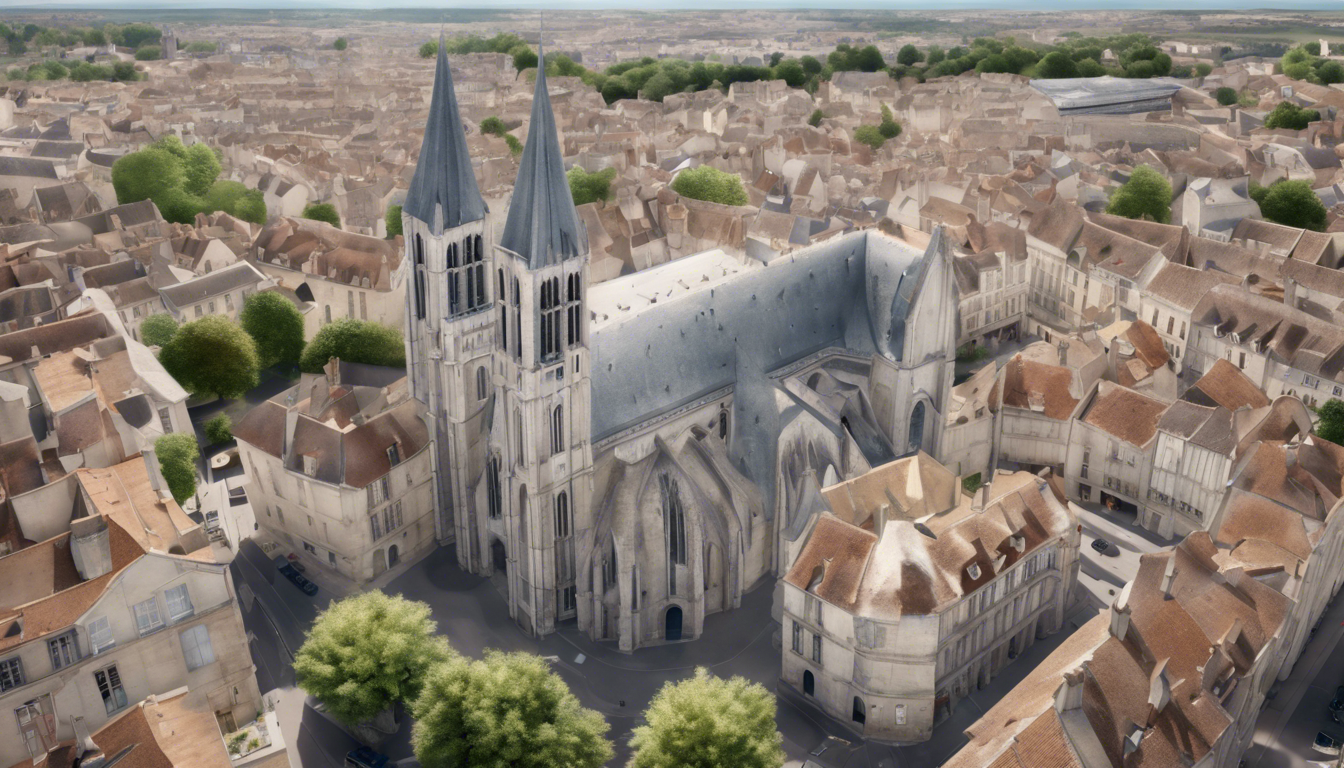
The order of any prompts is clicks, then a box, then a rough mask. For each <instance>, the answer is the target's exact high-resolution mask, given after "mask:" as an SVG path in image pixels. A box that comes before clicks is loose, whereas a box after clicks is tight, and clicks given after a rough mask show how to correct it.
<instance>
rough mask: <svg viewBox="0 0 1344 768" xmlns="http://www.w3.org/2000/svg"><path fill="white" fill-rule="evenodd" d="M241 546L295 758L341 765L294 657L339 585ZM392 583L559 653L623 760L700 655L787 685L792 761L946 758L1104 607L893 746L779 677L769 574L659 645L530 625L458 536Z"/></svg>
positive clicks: (496, 635)
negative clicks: (456, 547) (618, 643)
mask: <svg viewBox="0 0 1344 768" xmlns="http://www.w3.org/2000/svg"><path fill="white" fill-rule="evenodd" d="M239 554H240V556H239V557H238V558H237V560H236V561H235V562H234V564H233V566H232V567H233V572H234V576H235V579H236V580H237V583H238V584H240V585H246V589H245V590H244V589H243V588H242V587H241V586H240V591H243V592H244V597H245V598H247V597H248V596H249V595H254V596H255V602H254V604H253V605H251V606H249V605H248V604H247V603H248V600H247V599H245V600H244V613H243V615H244V620H245V622H246V624H247V627H248V629H249V631H250V632H251V633H252V634H253V635H254V636H255V638H256V639H255V642H254V645H253V654H254V657H255V660H256V663H257V668H258V678H259V682H260V683H261V686H262V690H263V692H265V691H270V690H272V689H278V692H277V694H276V700H277V705H276V710H277V713H278V715H279V716H280V722H281V727H282V729H283V730H284V732H285V734H286V736H287V739H288V740H289V744H290V748H289V752H290V759H291V761H293V764H294V765H296V766H298V765H304V766H308V767H309V768H313V766H338V765H339V764H340V760H341V757H342V755H343V754H344V752H345V751H346V750H348V749H350V748H351V747H352V745H353V744H354V743H355V742H354V740H353V739H351V738H350V737H349V736H348V735H346V734H345V733H344V731H342V730H341V729H340V728H338V727H337V726H335V725H333V724H332V723H331V722H330V721H328V720H327V719H326V718H325V717H323V716H322V715H320V714H319V713H316V712H314V711H312V710H311V709H310V708H305V707H304V698H305V697H304V694H303V693H302V691H300V690H298V689H297V688H295V687H294V680H293V672H292V669H291V668H290V666H289V661H290V653H291V652H292V651H293V650H297V648H298V647H299V645H300V644H301V643H302V642H303V633H304V630H305V628H306V627H307V626H308V625H309V624H310V623H311V622H312V620H313V619H314V618H315V617H316V615H317V612H318V611H319V610H320V609H321V608H323V607H325V606H326V605H327V603H328V602H329V601H330V599H331V594H330V592H329V591H327V590H325V589H324V590H323V591H321V592H319V593H318V595H317V596H316V597H315V598H309V597H307V596H305V595H303V594H302V593H301V592H299V591H298V590H297V589H295V588H293V586H292V585H290V584H289V583H288V582H286V581H285V580H284V579H282V578H279V574H278V573H277V572H276V570H275V567H274V565H273V564H272V563H271V560H270V558H269V557H267V556H266V555H265V554H263V553H262V552H261V550H260V548H258V547H257V546H256V544H254V543H253V542H251V541H247V542H244V544H243V546H242V547H241V548H240V552H239ZM313 578H314V579H320V578H321V577H320V575H313ZM319 584H320V581H319ZM385 591H386V592H388V593H389V594H401V595H404V596H405V597H407V598H410V599H414V600H423V601H425V602H427V603H428V604H429V605H430V606H431V607H432V609H433V611H434V617H435V620H436V621H438V624H439V631H440V632H441V633H443V634H444V635H445V636H446V637H447V638H448V640H449V642H450V643H451V644H452V645H453V647H454V648H455V649H457V650H458V651H459V652H461V653H464V654H466V655H469V656H473V657H479V656H480V655H482V654H483V653H484V651H485V649H487V648H498V649H501V650H505V651H526V652H529V653H536V654H539V655H542V656H545V657H550V658H551V659H552V660H553V664H554V667H555V669H556V672H557V673H558V674H559V675H560V676H561V677H562V678H563V679H564V680H565V682H566V683H567V684H568V685H569V686H570V688H571V690H573V691H574V693H575V695H577V696H578V697H579V699H580V701H582V703H583V704H584V706H587V707H591V708H593V709H595V710H597V711H599V712H601V713H602V714H603V715H604V716H605V717H606V718H607V721H608V722H609V723H611V732H610V734H609V737H610V738H611V739H612V741H613V742H614V743H615V745H616V759H615V760H613V762H612V765H624V764H625V761H626V760H627V759H628V758H629V750H628V746H627V742H628V740H629V735H630V729H631V728H632V727H634V726H635V725H636V724H637V723H638V720H639V717H640V715H641V713H642V712H643V710H644V708H645V706H646V705H647V704H648V702H649V700H650V699H651V698H652V696H653V695H654V694H655V693H656V692H657V691H658V689H659V688H660V687H661V686H662V685H663V684H664V683H666V682H668V681H673V680H679V679H682V678H684V677H688V676H689V675H690V674H692V673H693V671H694V670H695V668H696V667H698V666H706V667H709V668H710V669H711V670H713V671H714V673H715V674H717V675H721V676H725V677H727V676H732V675H741V676H744V677H747V678H749V679H751V680H755V681H758V682H760V683H762V684H763V685H765V686H766V687H767V688H769V689H771V690H778V691H779V692H780V693H781V697H780V700H779V712H778V718H777V719H778V723H779V727H780V730H781V731H782V732H783V733H784V734H785V737H786V741H785V750H786V752H787V754H788V756H789V760H790V762H789V765H791V766H796V765H800V764H801V762H802V761H803V760H804V759H807V758H808V757H809V753H811V752H812V751H814V750H816V749H817V748H818V747H819V746H820V745H822V744H823V742H826V743H828V745H829V746H828V748H827V749H826V750H825V751H824V752H823V753H822V754H821V755H820V756H818V757H814V758H813V759H814V760H816V761H817V762H819V763H820V764H822V765H825V766H828V768H864V767H865V766H873V767H875V768H876V767H877V766H882V767H883V768H906V767H908V768H917V767H919V766H928V765H936V764H938V763H940V762H942V761H943V760H946V759H947V758H948V757H949V756H951V755H952V754H953V753H954V752H955V751H956V750H957V749H958V748H960V746H961V745H962V744H963V743H964V742H965V737H964V736H963V735H962V734H963V731H964V730H965V728H966V727H967V726H969V725H970V724H971V723H973V722H974V721H975V720H976V719H977V718H979V717H980V715H981V714H982V713H983V712H984V710H986V709H988V708H989V707H991V706H993V704H994V703H995V702H996V701H997V700H998V699H999V698H1000V697H1001V696H1003V695H1004V694H1005V693H1007V692H1008V691H1009V690H1011V688H1012V687H1013V686H1014V685H1016V684H1017V682H1018V681H1020V680H1021V678H1022V677H1023V676H1025V675H1026V673H1027V672H1029V671H1030V670H1031V669H1032V667H1034V666H1035V665H1036V664H1037V663H1039V662H1040V660H1041V659H1043V658H1045V656H1046V655H1048V654H1049V653H1050V651H1052V650H1053V649H1054V648H1056V647H1057V646H1058V645H1059V643H1060V642H1062V641H1063V640H1064V638H1065V637H1067V635H1068V634H1069V633H1070V632H1072V631H1073V630H1074V629H1076V628H1077V626H1079V625H1081V624H1082V623H1083V622H1085V621H1087V619H1088V618H1090V617H1091V616H1093V615H1095V613H1096V609H1095V608H1094V607H1092V606H1088V605H1083V606H1082V607H1081V608H1080V609H1079V610H1077V611H1075V612H1074V613H1073V614H1072V615H1070V617H1069V619H1068V620H1067V621H1066V623H1065V629H1064V630H1063V631H1061V632H1059V633H1056V634H1055V635H1054V636H1052V637H1049V638H1046V639H1045V640H1041V641H1038V642H1037V643H1036V644H1035V645H1034V646H1032V647H1031V648H1029V649H1027V650H1026V651H1025V652H1024V653H1023V654H1022V656H1021V658H1019V659H1018V661H1017V662H1015V663H1014V664H1012V665H1010V666H1009V667H1008V668H1007V669H1005V670H1004V671H1003V672H1002V673H1001V674H1000V675H999V676H998V677H997V678H996V679H995V680H994V681H993V682H992V683H991V684H990V685H989V686H988V687H987V688H986V689H985V690H982V691H978V692H975V693H974V694H973V695H971V696H970V697H969V698H967V699H966V700H965V701H963V702H962V703H961V704H960V705H959V706H958V707H957V709H956V710H955V711H954V712H953V714H952V717H951V718H950V719H949V720H948V721H947V722H945V723H943V724H942V725H940V726H939V728H938V730H937V732H936V734H935V736H934V738H933V739H932V740H930V741H928V742H925V743H923V744H918V745H913V746H908V747H891V746H887V745H879V744H871V743H865V742H864V741H863V740H862V739H861V738H859V737H858V736H857V735H856V734H853V733H850V732H849V731H848V730H847V729H845V728H844V727H843V726H842V725H841V724H840V723H836V722H834V721H831V720H830V719H829V718H826V717H823V716H822V715H821V714H820V713H819V712H818V711H817V710H815V709H814V708H813V707H812V706H810V704H808V703H807V702H804V701H799V700H798V699H799V698H800V697H798V696H797V695H796V694H790V693H788V692H787V689H786V688H784V687H781V686H778V685H777V681H778V673H779V663H780V662H779V654H780V650H779V647H778V645H777V642H776V640H775V630H776V625H775V622H774V621H773V620H772V619H771V618H770V604H771V598H772V596H771V590H770V588H769V587H768V586H766V585H762V586H758V587H757V588H756V589H755V590H753V591H751V592H750V593H749V594H747V595H746V596H745V597H744V599H743V601H742V607H741V608H739V609H737V610H735V611H730V612H727V613H720V614H715V615H712V616H710V617H709V618H708V619H707V620H706V628H705V637H704V639H702V640H698V641H691V642H685V643H674V644H670V645H663V646H655V647H652V648H646V649H641V650H639V651H638V652H636V653H634V654H624V653H620V652H619V651H617V650H615V648H614V647H613V646H611V645H607V644H599V643H593V642H591V641H589V640H588V639H587V637H586V636H585V635H584V634H582V633H580V632H579V631H578V630H577V628H576V627H575V626H574V625H573V624H572V623H571V624H569V625H568V626H566V627H563V628H562V629H561V630H560V631H559V632H557V633H556V634H553V635H551V636H549V637H546V638H544V639H541V640H537V639H535V638H531V637H528V636H527V635H525V634H524V633H523V632H522V631H521V630H520V629H519V628H518V627H517V626H516V625H515V624H514V622H513V620H512V619H511V618H509V615H508V606H507V602H506V601H505V599H504V596H503V595H501V594H500V592H499V591H498V588H497V587H496V586H495V584H494V583H493V582H492V581H490V580H488V579H485V578H482V577H479V576H473V575H470V574H467V573H464V572H462V571H461V570H460V569H459V568H458V567H457V563H456V559H455V555H454V551H453V549H452V548H451V547H445V548H442V549H439V550H437V551H435V552H433V553H432V554H430V555H429V556H428V557H427V558H425V559H424V560H422V561H421V562H420V563H418V564H416V565H415V566H414V567H413V568H411V569H410V570H409V571H407V572H406V573H404V574H402V575H400V576H398V577H397V578H395V579H394V580H393V581H392V582H391V583H390V584H389V585H388V586H387V587H386V588H385ZM832 737H834V738H832ZM383 751H384V752H386V753H387V754H389V755H390V756H391V757H393V758H394V759H396V758H401V757H407V756H409V755H410V754H411V748H410V723H409V719H406V718H403V724H402V729H401V731H400V732H399V733H398V734H396V735H395V736H393V737H391V738H390V739H389V740H388V741H387V742H386V743H385V744H384V745H383Z"/></svg>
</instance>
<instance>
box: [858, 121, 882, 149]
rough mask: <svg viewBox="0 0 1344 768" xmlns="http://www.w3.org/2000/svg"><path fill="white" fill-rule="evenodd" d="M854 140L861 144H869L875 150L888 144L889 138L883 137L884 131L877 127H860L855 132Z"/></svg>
mask: <svg viewBox="0 0 1344 768" xmlns="http://www.w3.org/2000/svg"><path fill="white" fill-rule="evenodd" d="M854 140H855V141H857V142H859V143H860V144H867V145H868V146H870V147H872V148H873V149H874V150H879V149H881V148H882V145H883V144H886V143H887V137H886V136H883V135H882V131H881V130H879V129H878V127H877V126H876V125H860V126H859V127H858V128H857V129H855V131H854Z"/></svg>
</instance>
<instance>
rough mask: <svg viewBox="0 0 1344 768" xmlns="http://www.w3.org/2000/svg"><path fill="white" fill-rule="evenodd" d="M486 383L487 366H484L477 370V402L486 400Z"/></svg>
mask: <svg viewBox="0 0 1344 768" xmlns="http://www.w3.org/2000/svg"><path fill="white" fill-rule="evenodd" d="M485 381H486V379H485V366H484V365H482V366H481V367H480V368H477V369H476V399H477V400H484V399H485V395H486V391H487V389H486V386H485Z"/></svg>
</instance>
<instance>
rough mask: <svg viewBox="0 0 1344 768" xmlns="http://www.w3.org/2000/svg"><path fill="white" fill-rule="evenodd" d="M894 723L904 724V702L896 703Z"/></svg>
mask: <svg viewBox="0 0 1344 768" xmlns="http://www.w3.org/2000/svg"><path fill="white" fill-rule="evenodd" d="M896 724H897V725H905V705H904V704H897V705H896Z"/></svg>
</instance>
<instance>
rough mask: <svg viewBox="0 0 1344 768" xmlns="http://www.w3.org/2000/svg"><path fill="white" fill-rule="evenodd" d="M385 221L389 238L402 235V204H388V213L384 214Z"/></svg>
mask: <svg viewBox="0 0 1344 768" xmlns="http://www.w3.org/2000/svg"><path fill="white" fill-rule="evenodd" d="M383 223H384V224H385V226H386V229H387V236H388V237H389V238H392V237H396V236H397V235H400V234H401V206H400V205H389V206H387V213H385V214H383Z"/></svg>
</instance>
